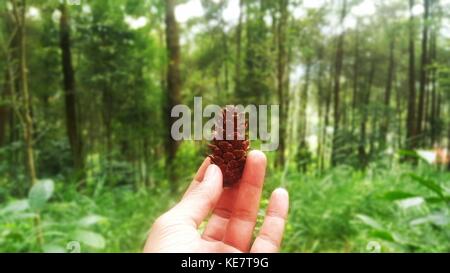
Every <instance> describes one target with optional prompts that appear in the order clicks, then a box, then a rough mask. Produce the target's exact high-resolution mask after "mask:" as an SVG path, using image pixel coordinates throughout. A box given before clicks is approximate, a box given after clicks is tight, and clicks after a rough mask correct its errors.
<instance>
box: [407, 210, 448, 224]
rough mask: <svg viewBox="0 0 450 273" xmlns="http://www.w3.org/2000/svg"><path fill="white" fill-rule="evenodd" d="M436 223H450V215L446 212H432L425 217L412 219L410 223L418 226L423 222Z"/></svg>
mask: <svg viewBox="0 0 450 273" xmlns="http://www.w3.org/2000/svg"><path fill="white" fill-rule="evenodd" d="M428 223H430V224H434V225H436V226H446V225H447V224H449V223H450V217H449V216H448V215H447V214H445V213H435V214H430V215H427V216H425V217H421V218H417V219H414V220H412V221H411V222H410V223H409V224H410V225H411V226H418V225H423V224H428Z"/></svg>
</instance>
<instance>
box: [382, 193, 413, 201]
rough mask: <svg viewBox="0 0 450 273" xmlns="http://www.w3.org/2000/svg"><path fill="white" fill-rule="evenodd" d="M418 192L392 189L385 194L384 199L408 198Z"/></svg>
mask: <svg viewBox="0 0 450 273" xmlns="http://www.w3.org/2000/svg"><path fill="white" fill-rule="evenodd" d="M415 196H417V195H416V194H413V193H409V192H404V191H390V192H387V193H385V194H384V195H383V199H386V200H389V201H396V200H400V199H406V198H410V197H415Z"/></svg>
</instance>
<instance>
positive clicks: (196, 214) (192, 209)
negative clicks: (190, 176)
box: [171, 163, 222, 227]
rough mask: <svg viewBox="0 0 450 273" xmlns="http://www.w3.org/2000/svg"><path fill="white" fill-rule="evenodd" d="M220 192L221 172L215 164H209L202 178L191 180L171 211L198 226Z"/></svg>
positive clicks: (215, 201) (212, 206)
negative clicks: (188, 186)
mask: <svg viewBox="0 0 450 273" xmlns="http://www.w3.org/2000/svg"><path fill="white" fill-rule="evenodd" d="M204 164H208V163H204ZM202 166H203V165H202ZM200 169H202V168H200ZM201 176H202V175H201V174H199V175H198V177H201ZM221 194H222V172H221V171H220V169H219V167H217V166H216V165H212V164H209V165H208V166H207V168H206V171H205V173H204V175H203V180H202V181H201V182H197V183H196V182H195V181H194V182H193V184H192V185H191V187H190V189H189V190H188V191H187V192H186V194H185V195H184V196H183V199H182V200H181V201H180V203H178V204H177V205H176V206H175V207H174V208H173V209H172V211H171V213H173V214H174V217H179V218H180V219H183V220H188V221H189V224H192V225H193V226H195V227H198V226H199V225H200V223H201V222H202V221H203V219H205V218H206V217H207V216H208V214H209V212H210V211H211V210H212V209H213V208H214V206H215V205H216V203H217V201H218V200H219V197H220V195H221Z"/></svg>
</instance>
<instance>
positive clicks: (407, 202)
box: [397, 196, 425, 209]
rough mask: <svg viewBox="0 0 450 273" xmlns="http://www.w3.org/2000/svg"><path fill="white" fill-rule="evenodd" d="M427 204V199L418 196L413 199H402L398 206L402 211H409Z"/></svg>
mask: <svg viewBox="0 0 450 273" xmlns="http://www.w3.org/2000/svg"><path fill="white" fill-rule="evenodd" d="M424 203H425V199H423V197H421V196H416V197H412V198H406V199H401V200H398V201H397V204H398V206H399V207H400V208H402V209H408V208H411V207H417V206H420V205H422V204H424Z"/></svg>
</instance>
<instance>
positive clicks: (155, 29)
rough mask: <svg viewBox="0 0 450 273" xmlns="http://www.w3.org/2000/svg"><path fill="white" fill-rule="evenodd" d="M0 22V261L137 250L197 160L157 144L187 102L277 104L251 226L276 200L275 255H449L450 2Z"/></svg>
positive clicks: (80, 3) (171, 5)
mask: <svg viewBox="0 0 450 273" xmlns="http://www.w3.org/2000/svg"><path fill="white" fill-rule="evenodd" d="M0 14H1V17H0V56H1V57H0V252H141V251H142V249H143V246H144V243H145V239H146V236H147V232H148V229H149V227H150V226H151V224H152V223H153V221H154V220H155V219H156V218H157V217H158V216H159V215H160V214H161V213H163V212H164V211H166V210H167V209H169V208H170V207H171V206H173V205H174V204H175V203H176V202H177V201H178V200H179V198H180V197H181V195H182V193H183V192H184V190H185V189H186V188H187V186H188V185H189V183H190V181H191V180H192V179H193V176H194V174H195V172H196V170H197V169H198V167H199V166H200V164H201V163H202V161H203V160H204V159H205V157H206V156H207V154H208V149H207V141H194V140H185V141H175V140H173V138H171V136H170V130H171V126H172V124H173V122H174V120H173V119H172V118H171V117H170V111H171V109H172V107H174V106H175V105H178V104H185V105H188V106H189V107H191V108H192V107H193V104H194V97H201V98H202V99H203V104H204V105H207V104H217V105H221V106H225V105H229V104H242V105H249V104H254V105H279V107H280V113H279V117H278V123H279V147H278V149H277V150H276V151H271V152H266V156H267V158H268V169H267V174H266V181H265V186H264V192H263V198H262V209H261V212H260V215H259V216H258V222H259V223H260V222H261V219H262V218H263V217H264V213H265V212H264V211H265V210H264V208H265V207H266V206H267V204H268V198H269V195H270V192H271V191H272V190H273V189H275V188H277V187H284V188H286V189H287V190H288V191H289V194H290V212H289V217H288V221H287V226H286V230H285V235H284V239H283V244H282V249H281V251H282V252H450V152H449V150H450V1H449V0H108V1H106V0H97V1H93V0H60V1H59V0H3V1H1V3H0ZM258 147H259V142H258V141H255V142H253V143H252V144H251V148H252V149H258ZM260 218H261V219H260Z"/></svg>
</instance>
